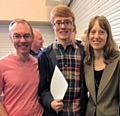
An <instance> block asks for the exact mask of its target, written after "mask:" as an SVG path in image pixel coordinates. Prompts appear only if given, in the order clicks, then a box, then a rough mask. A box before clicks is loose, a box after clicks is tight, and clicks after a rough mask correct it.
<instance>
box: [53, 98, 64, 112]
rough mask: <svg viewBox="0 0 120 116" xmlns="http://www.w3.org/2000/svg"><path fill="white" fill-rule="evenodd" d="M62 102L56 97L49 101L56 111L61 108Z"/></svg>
mask: <svg viewBox="0 0 120 116" xmlns="http://www.w3.org/2000/svg"><path fill="white" fill-rule="evenodd" d="M63 106H64V103H63V102H62V99H56V100H53V101H52V102H51V107H52V108H53V109H54V110H55V111H56V112H59V111H61V110H62V109H63Z"/></svg>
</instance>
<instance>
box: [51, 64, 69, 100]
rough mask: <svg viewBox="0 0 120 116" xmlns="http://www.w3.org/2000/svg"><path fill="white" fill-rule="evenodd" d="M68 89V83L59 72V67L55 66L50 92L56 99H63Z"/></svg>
mask: <svg viewBox="0 0 120 116" xmlns="http://www.w3.org/2000/svg"><path fill="white" fill-rule="evenodd" d="M67 88H68V83H67V81H66V79H65V77H64V76H63V74H62V73H61V71H60V70H59V68H58V66H57V65H56V66H55V70H54V73H53V76H52V80H51V85H50V91H51V93H52V95H53V98H54V99H63V97H64V95H65V93H66V90H67Z"/></svg>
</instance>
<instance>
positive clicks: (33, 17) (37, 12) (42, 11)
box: [0, 0, 53, 22]
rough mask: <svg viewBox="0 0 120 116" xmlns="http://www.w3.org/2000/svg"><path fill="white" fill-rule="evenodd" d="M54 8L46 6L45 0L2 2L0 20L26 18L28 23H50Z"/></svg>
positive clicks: (1, 0) (0, 3)
mask: <svg viewBox="0 0 120 116" xmlns="http://www.w3.org/2000/svg"><path fill="white" fill-rule="evenodd" d="M52 9H53V6H46V5H45V0H0V20H13V19H15V18H25V19H26V20H28V21H44V22H48V21H49V14H50V11H51V10H52Z"/></svg>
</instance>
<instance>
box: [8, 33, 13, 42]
mask: <svg viewBox="0 0 120 116" xmlns="http://www.w3.org/2000/svg"><path fill="white" fill-rule="evenodd" d="M9 38H10V41H11V42H12V43H13V38H12V37H11V35H10V34H9Z"/></svg>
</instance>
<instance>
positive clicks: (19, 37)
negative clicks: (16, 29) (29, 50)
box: [12, 34, 32, 39]
mask: <svg viewBox="0 0 120 116" xmlns="http://www.w3.org/2000/svg"><path fill="white" fill-rule="evenodd" d="M12 37H13V39H21V38H22V37H23V38H24V39H30V38H31V37H32V36H31V35H30V34H24V35H23V36H22V35H20V34H14V35H13V36H12Z"/></svg>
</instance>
